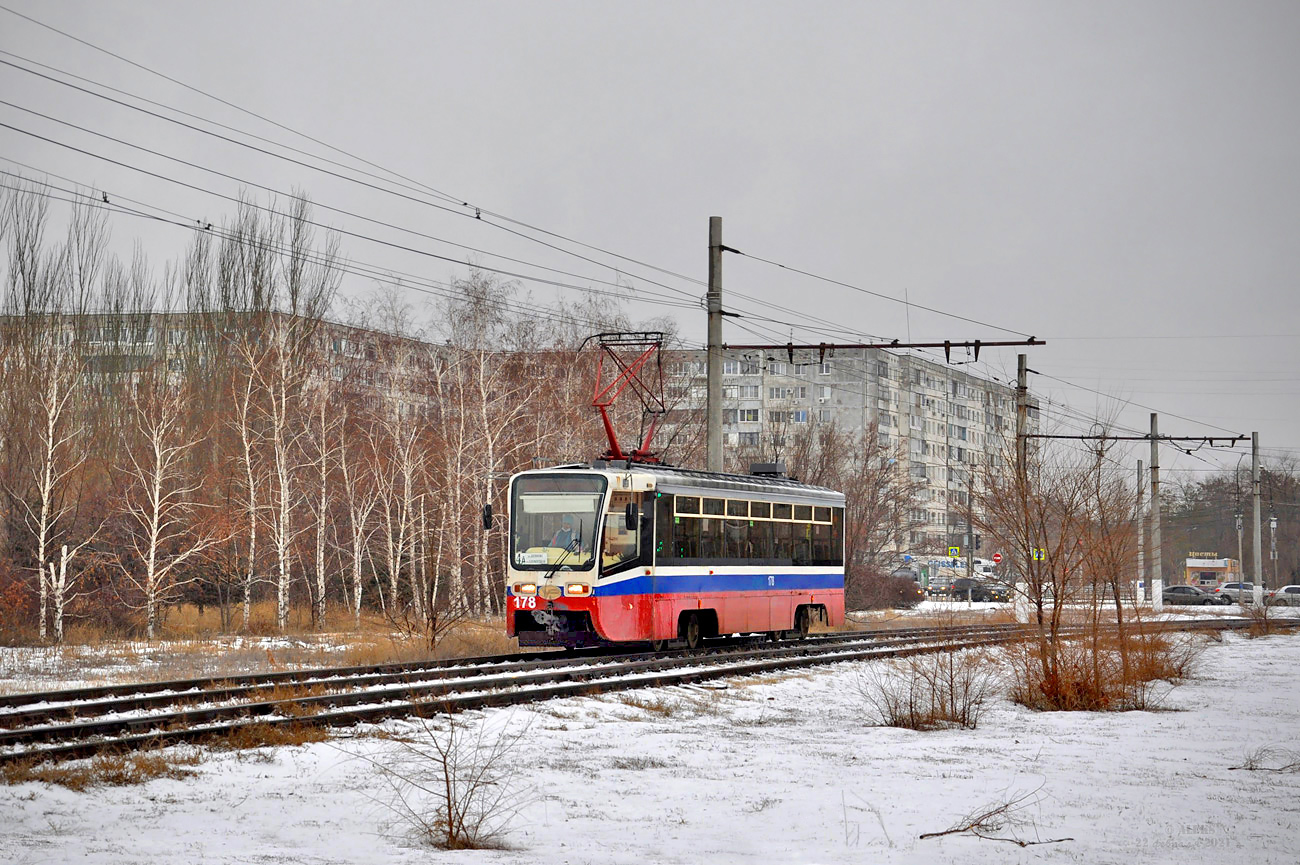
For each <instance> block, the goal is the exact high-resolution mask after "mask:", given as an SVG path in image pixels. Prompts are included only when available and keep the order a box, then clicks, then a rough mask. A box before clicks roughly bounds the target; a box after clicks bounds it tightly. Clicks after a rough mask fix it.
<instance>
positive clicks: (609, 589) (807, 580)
mask: <svg viewBox="0 0 1300 865" xmlns="http://www.w3.org/2000/svg"><path fill="white" fill-rule="evenodd" d="M769 576H770V577H773V578H774V579H773V582H772V583H768V580H767V578H768V577H769ZM843 588H844V574H843V573H839V574H799V573H796V574H780V573H777V574H672V575H662V576H653V577H646V576H641V577H633V578H632V579H630V580H624V581H622V582H619V583H612V584H610V585H606V586H601V585H597V586H596V587H595V588H594V589H593V590H592V594H593V595H649V594H709V593H713V592H760V591H782V590H786V591H788V590H799V589H803V590H807V589H817V590H825V589H843Z"/></svg>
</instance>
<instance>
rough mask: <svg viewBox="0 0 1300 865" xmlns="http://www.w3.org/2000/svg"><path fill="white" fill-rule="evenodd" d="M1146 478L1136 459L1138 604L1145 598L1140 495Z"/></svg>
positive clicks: (1140, 463) (1144, 538)
mask: <svg viewBox="0 0 1300 865" xmlns="http://www.w3.org/2000/svg"><path fill="white" fill-rule="evenodd" d="M1146 484H1147V479H1146V478H1145V477H1143V475H1142V460H1138V484H1137V486H1138V500H1137V515H1136V517H1134V519H1135V520H1136V522H1137V542H1138V543H1137V546H1138V584H1137V602H1138V603H1139V604H1140V603H1142V602H1143V601H1145V600H1146V573H1147V572H1146V562H1144V561H1142V558H1143V554H1144V553H1145V552H1146V550H1145V549H1144V548H1143V542H1144V541H1145V540H1146V519H1145V516H1146V515H1145V514H1143V513H1142V500H1143V499H1144V498H1145V496H1143V495H1142V491H1143V489H1144V488H1145V487H1146Z"/></svg>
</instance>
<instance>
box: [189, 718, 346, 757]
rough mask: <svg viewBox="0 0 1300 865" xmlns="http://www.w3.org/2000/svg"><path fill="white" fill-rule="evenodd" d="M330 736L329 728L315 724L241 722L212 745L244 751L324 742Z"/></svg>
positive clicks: (227, 749)
mask: <svg viewBox="0 0 1300 865" xmlns="http://www.w3.org/2000/svg"><path fill="white" fill-rule="evenodd" d="M329 737H330V734H329V730H327V729H325V728H324V727H318V726H315V725H313V724H296V723H295V724H265V723H257V724H241V725H240V726H238V727H236V728H235V729H233V730H231V731H229V732H227V733H225V734H223V735H222V736H221V737H219V738H217V739H215V740H214V741H213V743H212V746H213V747H214V748H220V749H222V750H226V751H244V750H248V749H250V748H268V747H277V746H281V745H306V744H309V743H311V742H324V741H325V740H326V739H328V738H329Z"/></svg>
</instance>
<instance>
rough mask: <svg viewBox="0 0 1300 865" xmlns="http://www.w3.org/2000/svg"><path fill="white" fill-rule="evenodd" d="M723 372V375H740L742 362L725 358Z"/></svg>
mask: <svg viewBox="0 0 1300 865" xmlns="http://www.w3.org/2000/svg"><path fill="white" fill-rule="evenodd" d="M722 374H723V375H739V374H740V362H739V361H735V360H724V361H723V362H722Z"/></svg>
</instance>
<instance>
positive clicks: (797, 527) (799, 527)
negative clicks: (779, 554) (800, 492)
mask: <svg viewBox="0 0 1300 865" xmlns="http://www.w3.org/2000/svg"><path fill="white" fill-rule="evenodd" d="M795 510H796V511H798V510H799V508H797V507H796V508H795ZM790 525H791V526H792V527H793V528H794V551H793V553H792V554H791V556H790V558H791V560H792V561H793V563H794V564H796V565H810V564H812V529H813V527H812V523H791V524H790Z"/></svg>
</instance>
